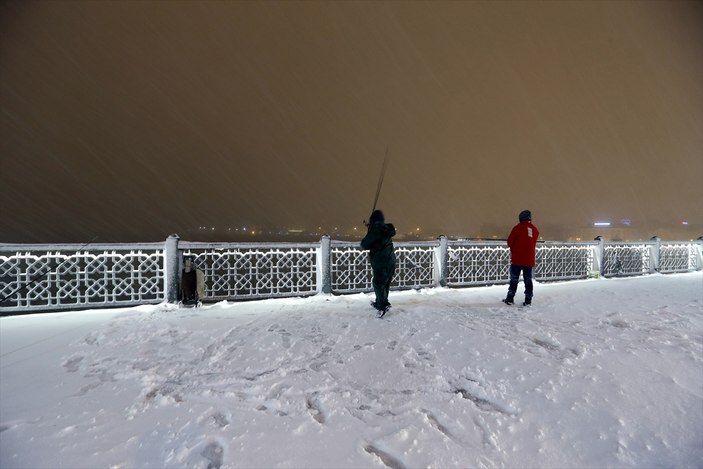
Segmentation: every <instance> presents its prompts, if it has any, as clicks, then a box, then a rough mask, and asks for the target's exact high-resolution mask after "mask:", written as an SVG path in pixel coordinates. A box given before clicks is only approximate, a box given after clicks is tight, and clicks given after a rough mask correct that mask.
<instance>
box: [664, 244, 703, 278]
mask: <svg viewBox="0 0 703 469" xmlns="http://www.w3.org/2000/svg"><path fill="white" fill-rule="evenodd" d="M697 249H698V248H697V246H696V245H695V244H692V243H666V244H665V243H662V244H661V246H659V272H664V273H671V272H688V271H692V270H697V269H699V268H700V266H699V265H698V253H697Z"/></svg>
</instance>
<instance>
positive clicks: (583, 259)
mask: <svg viewBox="0 0 703 469" xmlns="http://www.w3.org/2000/svg"><path fill="white" fill-rule="evenodd" d="M596 245H597V243H589V244H565V243H553V244H552V243H549V244H546V243H545V244H543V245H540V246H538V247H537V265H536V266H535V272H534V277H535V279H537V280H568V279H579V278H586V277H588V274H589V273H590V272H591V271H592V270H593V256H594V250H595V246H596Z"/></svg>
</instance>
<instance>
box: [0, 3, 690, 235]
mask: <svg viewBox="0 0 703 469" xmlns="http://www.w3.org/2000/svg"><path fill="white" fill-rule="evenodd" d="M0 34H1V36H0V38H1V40H0V107H1V111H2V113H1V114H0V142H2V144H1V147H0V168H2V179H3V183H2V184H1V185H0V197H1V199H0V200H2V204H3V209H2V213H3V217H2V218H3V223H2V224H1V225H0V242H13V243H14V242H22V243H35V242H45V243H49V242H75V243H80V242H86V241H88V240H90V239H92V238H93V237H94V236H98V238H99V239H100V240H102V241H103V242H133V241H145V242H146V241H161V240H163V239H165V238H166V237H167V236H168V235H169V234H171V233H178V234H179V235H180V236H181V238H182V239H188V240H193V241H197V240H198V239H194V238H193V237H192V236H191V233H193V234H194V235H193V236H195V235H197V228H198V227H201V226H207V227H217V230H219V229H226V228H227V227H231V226H257V227H263V228H269V227H270V228H271V229H273V228H288V227H290V228H306V229H307V228H308V227H311V228H313V229H317V228H318V227H319V231H321V232H326V233H330V234H331V233H332V232H333V229H334V227H335V226H344V227H350V226H354V225H358V226H362V225H361V223H362V221H363V220H364V219H366V218H368V216H369V212H370V210H371V206H372V203H373V196H374V193H375V190H376V184H377V181H378V175H379V171H380V169H381V164H382V161H383V158H384V155H385V152H386V149H388V152H389V154H390V158H389V165H388V171H387V173H386V177H385V180H384V185H383V188H382V191H381V194H380V199H379V207H380V208H381V209H383V210H384V211H385V212H386V216H387V219H388V221H390V222H393V223H394V224H395V225H396V226H397V227H399V232H400V233H406V234H407V233H410V232H412V229H413V227H421V231H422V232H423V234H424V233H427V237H436V236H438V235H440V234H451V233H456V234H463V235H464V236H491V235H488V234H486V233H482V232H481V230H485V231H490V229H488V228H486V227H493V228H492V229H493V230H503V231H504V227H510V226H512V225H513V224H514V223H516V222H517V214H518V213H519V212H520V211H521V210H523V209H525V208H529V209H530V210H532V212H533V214H534V219H535V224H537V225H538V226H540V230H541V232H542V235H543V237H544V238H545V239H550V240H551V239H554V240H558V238H560V237H562V238H563V237H564V236H570V230H578V229H582V230H586V229H587V228H588V227H591V226H592V224H593V223H594V222H596V221H610V222H612V223H613V224H614V225H616V224H622V223H621V222H622V221H623V220H628V221H629V223H631V225H630V227H629V228H627V232H629V233H637V235H638V238H640V239H648V238H649V237H651V236H662V237H665V238H671V237H675V236H673V235H674V234H676V233H681V234H682V236H683V235H685V234H687V233H689V232H692V231H694V230H696V229H697V230H699V232H698V233H692V235H691V236H690V237H686V238H685V239H690V238H693V239H695V238H697V237H698V236H701V235H703V232H701V231H703V184H702V183H701V181H702V180H703V156H702V155H703V3H701V2H693V1H690V2H689V1H670V2H644V1H630V2H585V1H584V2H580V1H573V2H518V1H505V2H479V1H477V2H431V3H426V2H321V1H320V2H318V1H311V2H247V1H242V2H191V1H183V2H177V3H174V2H138V3H135V2H121V1H115V2H92V1H75V2H21V1H6V2H3V3H1V4H0ZM683 221H686V222H688V225H682V222H683ZM220 227H221V228H220ZM559 229H562V233H563V234H560V233H559ZM193 230H195V231H193ZM217 230H216V232H217ZM430 230H432V231H435V230H436V231H437V232H436V233H433V232H430ZM667 231H669V232H671V233H672V235H671V236H670V235H668V234H667V233H666V232H667ZM589 232H590V231H589ZM609 232H610V233H614V228H611V229H610V231H609ZM223 233H225V232H224V231H223ZM211 234H212V233H210V234H209V235H207V236H206V235H205V233H202V237H203V238H208V239H207V240H212V239H211V237H210V235H211ZM606 234H607V233H604V236H605V235H606ZM504 235H507V233H504V234H503V236H504ZM418 236H420V235H418ZM499 236H500V234H499ZM224 238H225V236H223V239H221V240H222V241H227V240H228V239H224Z"/></svg>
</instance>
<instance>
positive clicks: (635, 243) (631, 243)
mask: <svg viewBox="0 0 703 469" xmlns="http://www.w3.org/2000/svg"><path fill="white" fill-rule="evenodd" d="M655 243H656V241H654V240H647V241H606V242H605V246H606V247H612V246H650V245H652V244H655Z"/></svg>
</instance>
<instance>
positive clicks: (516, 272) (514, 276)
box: [507, 265, 532, 303]
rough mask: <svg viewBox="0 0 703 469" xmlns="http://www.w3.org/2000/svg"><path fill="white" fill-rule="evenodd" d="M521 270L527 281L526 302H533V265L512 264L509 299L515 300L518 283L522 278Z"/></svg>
mask: <svg viewBox="0 0 703 469" xmlns="http://www.w3.org/2000/svg"><path fill="white" fill-rule="evenodd" d="M520 272H522V278H523V280H524V281H525V303H530V302H532V267H526V266H524V265H511V266H510V285H509V286H508V298H507V299H508V300H510V301H513V299H514V298H515V293H516V292H517V284H518V281H519V280H520Z"/></svg>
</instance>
